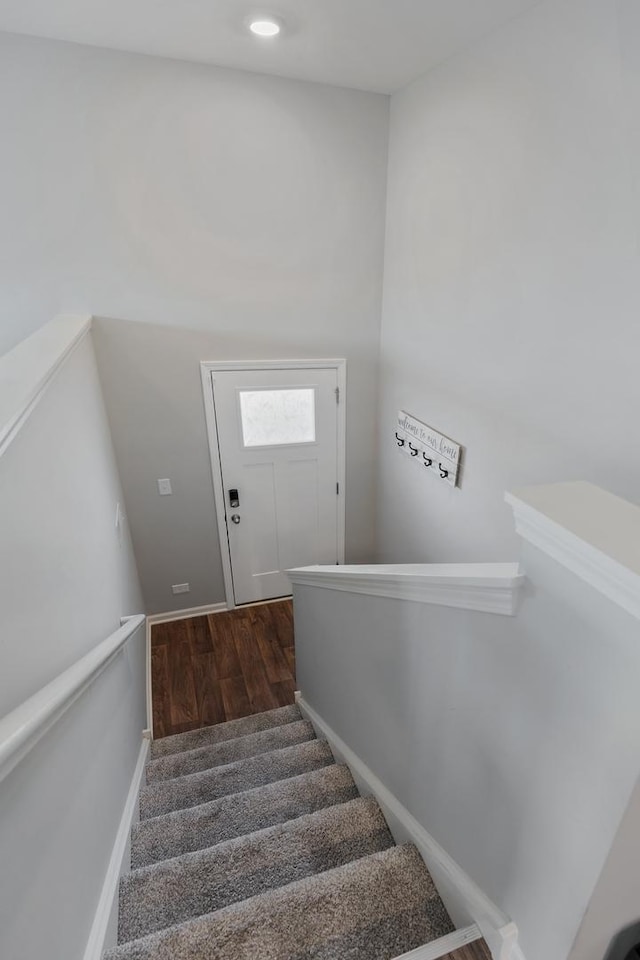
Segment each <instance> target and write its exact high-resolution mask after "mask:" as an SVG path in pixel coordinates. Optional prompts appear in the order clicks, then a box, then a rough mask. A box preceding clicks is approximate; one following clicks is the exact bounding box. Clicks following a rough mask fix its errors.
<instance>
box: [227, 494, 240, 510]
mask: <svg viewBox="0 0 640 960" xmlns="http://www.w3.org/2000/svg"><path fill="white" fill-rule="evenodd" d="M229 506H230V507H231V508H232V509H235V508H237V507H239V506H240V497H239V496H238V491H237V490H229Z"/></svg>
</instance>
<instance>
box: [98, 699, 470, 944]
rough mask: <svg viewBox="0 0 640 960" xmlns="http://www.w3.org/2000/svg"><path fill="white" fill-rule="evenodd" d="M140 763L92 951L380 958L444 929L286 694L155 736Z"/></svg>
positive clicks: (423, 881) (413, 857)
mask: <svg viewBox="0 0 640 960" xmlns="http://www.w3.org/2000/svg"><path fill="white" fill-rule="evenodd" d="M146 774H147V775H146V780H147V783H146V786H145V787H143V788H142V791H141V795H140V822H139V823H137V824H136V825H135V826H134V827H133V829H132V838H131V868H132V869H131V873H129V874H128V875H126V876H125V877H123V878H122V880H121V883H120V903H119V927H118V946H117V947H116V948H114V949H112V950H110V951H108V952H107V953H106V954H105V960H152V958H153V960H169V958H171V960H178V958H179V960H203V958H207V960H209V958H210V960H249V958H251V960H254V958H264V960H299V958H302V957H305V958H314V960H338V958H340V960H344V958H350V960H391V958H394V957H399V956H401V955H402V954H405V953H407V952H409V951H412V950H414V949H416V948H418V947H421V946H422V945H424V944H427V943H431V942H432V941H435V940H438V939H439V938H441V937H446V935H447V934H450V933H451V932H452V931H453V930H454V926H453V924H452V922H451V919H450V918H449V916H448V914H447V911H446V909H445V907H444V904H443V903H442V900H441V899H440V896H439V894H438V892H437V890H436V888H435V886H434V883H433V881H432V879H431V876H430V874H429V872H428V871H427V868H426V866H425V864H424V862H423V861H422V859H421V857H420V855H419V853H418V851H417V849H416V848H415V847H414V846H413V845H411V844H403V845H401V846H396V845H395V843H394V840H393V838H392V836H391V833H390V831H389V828H388V826H387V824H386V822H385V819H384V816H383V814H382V811H381V809H380V807H379V805H378V803H377V801H376V800H375V799H373V798H363V797H360V796H359V794H358V790H357V788H356V785H355V783H354V780H353V777H352V776H351V773H350V771H349V769H348V767H347V766H345V765H344V764H338V763H336V762H335V760H334V758H333V755H332V753H331V750H330V748H329V745H328V744H327V743H326V742H324V741H322V740H318V739H317V738H316V736H315V733H314V730H313V727H312V725H311V724H310V723H309V722H308V721H306V720H303V719H302V717H301V714H300V712H299V709H298V707H297V706H288V707H282V708H280V709H277V710H272V711H269V712H267V713H262V714H257V715H254V716H250V717H246V718H243V719H240V720H232V721H229V722H227V723H221V724H218V725H216V726H213V727H208V728H204V729H201V730H195V731H192V732H189V733H184V734H177V735H175V736H171V737H167V738H164V739H161V740H158V741H155V742H154V743H153V744H152V750H151V760H150V761H149V763H148V765H147V771H146ZM445 953H448V950H446V948H445V949H444V950H443V953H442V954H440V953H438V952H437V951H436V953H434V954H433V956H443V955H445Z"/></svg>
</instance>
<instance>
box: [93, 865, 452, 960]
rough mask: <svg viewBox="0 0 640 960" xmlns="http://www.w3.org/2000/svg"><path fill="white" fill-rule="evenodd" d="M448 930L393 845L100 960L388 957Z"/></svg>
mask: <svg viewBox="0 0 640 960" xmlns="http://www.w3.org/2000/svg"><path fill="white" fill-rule="evenodd" d="M451 930H452V924H451V922H450V920H449V918H448V917H447V916H446V913H444V912H443V908H442V904H441V901H440V900H439V898H438V897H437V895H436V894H435V892H434V890H433V884H432V882H431V879H430V877H429V874H428V872H427V870H426V868H425V866H424V863H423V862H422V860H421V859H420V856H419V854H418V852H417V850H416V849H415V848H414V847H393V848H391V849H389V850H385V851H383V852H382V853H377V854H373V855H372V856H369V857H365V858H363V859H361V860H356V861H353V862H351V863H349V864H347V865H345V866H342V867H338V868H337V869H335V870H330V871H327V872H325V873H321V874H317V875H315V876H313V877H310V878H307V879H305V880H300V881H298V882H296V883H293V884H289V885H288V886H285V887H281V888H279V889H276V890H270V891H269V892H268V893H264V894H259V895H257V896H255V897H252V898H250V899H248V900H244V901H242V902H241V903H236V904H233V905H232V906H229V907H225V908H224V909H223V910H219V911H217V912H215V913H210V914H207V915H205V916H200V917H198V918H196V919H194V920H190V921H187V922H185V923H183V924H180V925H177V926H173V927H170V928H168V929H167V930H163V931H160V932H158V933H155V934H150V935H149V936H147V937H144V938H141V939H138V940H135V941H132V942H131V943H128V944H123V945H122V946H121V947H118V948H117V949H116V950H114V951H111V952H110V953H109V954H108V955H107V957H106V958H105V960H178V958H179V960H203V958H204V957H206V958H207V960H228V958H230V957H233V960H256V958H259V960H302V958H303V957H304V958H313V960H345V958H347V957H350V958H352V960H389V958H390V957H396V956H401V955H402V954H403V953H407V952H408V951H409V950H412V949H415V948H417V947H418V946H421V945H422V944H423V943H426V942H428V941H430V940H435V939H437V938H438V937H439V936H443V935H445V934H446V933H449V932H450V931H451Z"/></svg>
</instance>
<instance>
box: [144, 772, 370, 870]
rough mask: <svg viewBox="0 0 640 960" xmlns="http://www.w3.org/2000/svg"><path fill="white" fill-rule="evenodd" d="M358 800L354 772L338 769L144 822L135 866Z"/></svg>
mask: <svg viewBox="0 0 640 960" xmlns="http://www.w3.org/2000/svg"><path fill="white" fill-rule="evenodd" d="M357 796H358V791H357V788H356V786H355V783H354V782H353V777H352V776H351V773H350V772H349V769H348V767H346V766H344V765H343V764H332V765H330V766H327V767H323V768H321V769H319V770H314V771H312V772H311V773H305V774H302V775H301V776H297V777H291V778H289V779H288V780H278V781H277V782H276V783H270V784H267V785H266V786H261V787H256V788H254V789H253V790H245V791H243V792H242V793H234V794H232V795H231V796H227V797H221V798H220V799H218V800H213V801H211V802H210V803H205V804H200V805H199V806H197V807H189V808H187V809H185V810H177V811H174V812H173V813H167V814H164V815H163V816H160V817H152V818H151V819H149V820H142V821H141V822H140V823H138V824H136V825H135V826H134V827H133V829H132V831H131V866H132V868H133V869H138V868H139V867H144V866H147V865H148V864H151V863H158V862H159V861H160V860H167V859H169V858H171V857H178V856H181V855H182V854H183V853H190V852H192V851H195V850H202V849H204V848H206V847H213V846H214V845H215V844H217V843H221V842H222V841H223V840H230V839H232V838H233V837H239V836H242V834H245V833H253V832H254V831H256V830H262V829H264V828H265V827H271V826H274V825H275V824H277V823H284V822H285V821H286V820H293V819H295V818H296V817H299V816H302V815H303V814H306V813H313V812H314V811H316V810H320V809H321V808H322V807H328V806H333V805H334V804H336V803H344V802H346V801H347V800H353V799H354V798H355V797H357Z"/></svg>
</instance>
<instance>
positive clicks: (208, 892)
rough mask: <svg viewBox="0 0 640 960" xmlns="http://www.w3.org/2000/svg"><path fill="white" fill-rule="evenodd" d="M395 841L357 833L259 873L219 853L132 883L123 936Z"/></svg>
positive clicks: (381, 834)
mask: <svg viewBox="0 0 640 960" xmlns="http://www.w3.org/2000/svg"><path fill="white" fill-rule="evenodd" d="M391 846H393V839H392V838H391V836H390V834H389V831H388V830H387V829H386V828H384V829H382V830H380V831H378V832H377V833H374V834H370V835H367V836H361V837H355V838H353V839H351V840H344V841H343V842H341V843H336V844H332V845H329V846H325V847H317V848H316V849H314V850H312V851H309V852H307V855H306V856H295V852H292V858H291V859H289V860H287V859H284V858H282V862H280V863H274V864H273V865H272V866H270V867H266V868H264V869H262V870H257V871H255V872H253V873H245V874H241V875H236V876H234V875H229V874H225V872H224V866H225V864H224V858H218V860H219V861H220V860H222V861H223V862H222V863H221V862H218V863H216V862H215V861H216V858H215V857H213V858H211V861H207V862H204V863H202V864H198V865H194V866H193V867H192V868H191V869H185V870H182V871H179V870H176V871H174V872H173V873H172V875H170V876H167V877H159V878H149V880H148V881H146V882H141V883H136V882H134V883H132V884H130V885H128V886H127V888H126V890H125V891H123V893H122V895H121V899H120V918H121V922H120V929H119V941H120V942H121V943H122V942H125V941H127V940H134V939H135V938H137V937H143V936H145V935H146V934H148V933H153V932H155V931H156V930H161V929H163V928H165V927H170V926H172V925H173V924H176V923H181V922H183V921H184V920H189V919H191V918H193V917H198V916H201V915H202V914H205V913H212V912H213V911H215V910H220V909H222V908H223V907H226V906H229V904H232V903H237V902H239V901H241V900H246V899H248V898H249V897H253V896H256V895H257V894H260V893H264V892H265V891H267V890H272V889H275V888H276V887H282V886H285V884H287V883H293V882H294V881H296V880H302V879H304V878H305V877H310V876H312V875H313V874H316V873H321V872H322V871H324V870H332V869H334V868H335V867H340V866H342V865H343V864H345V863H349V862H350V861H351V860H358V859H360V858H361V857H366V856H369V854H372V853H378V852H380V851H382V850H386V849H387V848H388V847H391Z"/></svg>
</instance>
